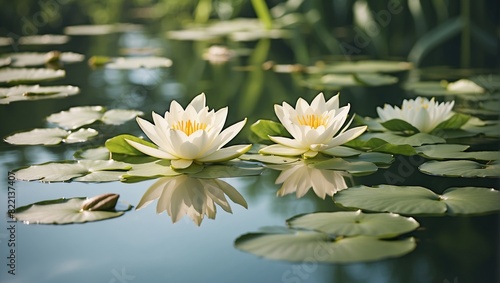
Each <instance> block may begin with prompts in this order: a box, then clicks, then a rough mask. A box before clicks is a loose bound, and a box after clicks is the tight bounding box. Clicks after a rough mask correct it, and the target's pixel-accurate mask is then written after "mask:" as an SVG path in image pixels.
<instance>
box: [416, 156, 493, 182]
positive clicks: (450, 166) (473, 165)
mask: <svg viewBox="0 0 500 283" xmlns="http://www.w3.org/2000/svg"><path fill="white" fill-rule="evenodd" d="M497 157H498V156H493V157H492V158H497ZM418 169H419V170H420V171H421V172H423V173H425V174H429V175H436V176H446V177H467V178H475V177H489V178H498V176H500V162H499V160H495V161H493V162H490V163H486V164H485V163H479V162H475V161H471V160H448V161H428V162H426V163H424V164H422V165H420V166H419V167H418Z"/></svg>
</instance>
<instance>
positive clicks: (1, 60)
mask: <svg viewBox="0 0 500 283" xmlns="http://www.w3.org/2000/svg"><path fill="white" fill-rule="evenodd" d="M10 63H12V59H11V58H9V57H7V58H0V67H3V66H7V65H10Z"/></svg>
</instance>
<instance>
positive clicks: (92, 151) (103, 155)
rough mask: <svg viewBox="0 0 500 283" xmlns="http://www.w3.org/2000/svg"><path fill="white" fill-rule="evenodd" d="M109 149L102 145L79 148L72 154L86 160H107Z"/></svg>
mask: <svg viewBox="0 0 500 283" xmlns="http://www.w3.org/2000/svg"><path fill="white" fill-rule="evenodd" d="M110 154H111V153H110V152H109V150H108V149H107V148H106V147H104V146H99V147H94V148H87V149H81V150H78V151H76V152H75V153H74V154H73V157H75V158H76V159H87V160H108V159H109V158H110Z"/></svg>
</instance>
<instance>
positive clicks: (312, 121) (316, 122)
mask: <svg viewBox="0 0 500 283" xmlns="http://www.w3.org/2000/svg"><path fill="white" fill-rule="evenodd" d="M297 121H298V122H299V124H300V125H302V126H309V127H311V128H313V129H316V128H318V127H319V126H324V125H325V123H326V117H324V116H323V115H321V116H318V115H316V114H312V115H304V116H299V117H297Z"/></svg>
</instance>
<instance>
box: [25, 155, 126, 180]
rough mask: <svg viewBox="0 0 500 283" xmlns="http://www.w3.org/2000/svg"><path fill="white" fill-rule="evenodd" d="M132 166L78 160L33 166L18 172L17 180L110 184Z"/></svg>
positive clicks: (104, 161)
mask: <svg viewBox="0 0 500 283" xmlns="http://www.w3.org/2000/svg"><path fill="white" fill-rule="evenodd" d="M130 168H131V165H130V164H128V163H124V162H118V161H114V160H78V161H76V162H59V163H58V162H54V163H45V164H39V165H32V166H30V167H27V168H23V169H19V170H17V171H16V178H17V179H19V180H24V181H35V180H40V181H42V182H65V181H70V180H73V181H80V182H110V181H119V180H120V177H121V175H123V174H125V173H126V171H127V170H129V169H130Z"/></svg>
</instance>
